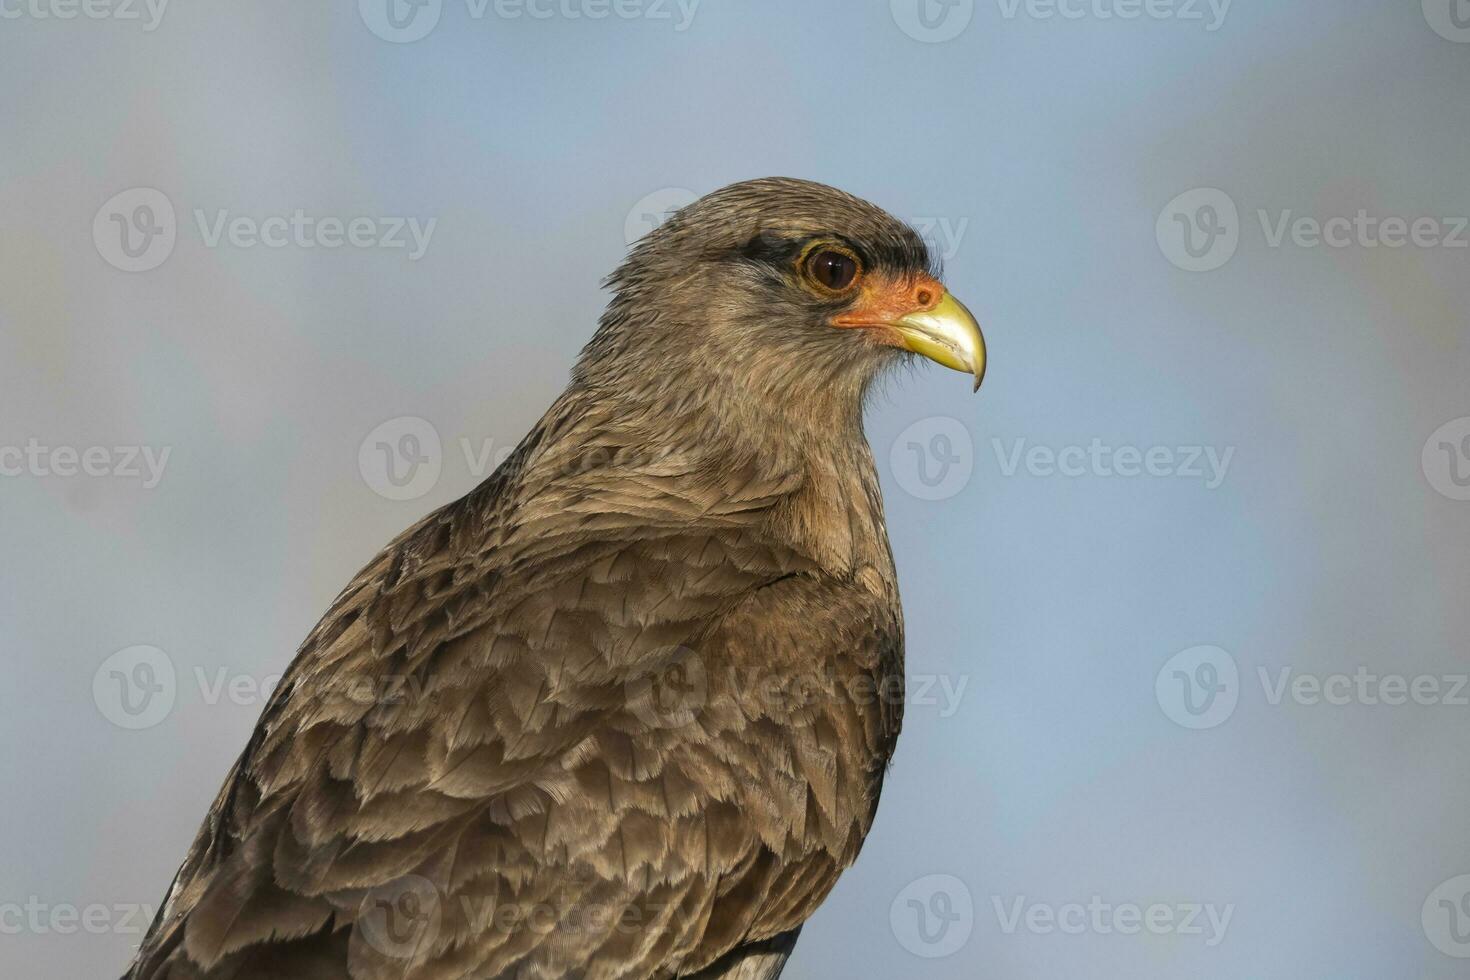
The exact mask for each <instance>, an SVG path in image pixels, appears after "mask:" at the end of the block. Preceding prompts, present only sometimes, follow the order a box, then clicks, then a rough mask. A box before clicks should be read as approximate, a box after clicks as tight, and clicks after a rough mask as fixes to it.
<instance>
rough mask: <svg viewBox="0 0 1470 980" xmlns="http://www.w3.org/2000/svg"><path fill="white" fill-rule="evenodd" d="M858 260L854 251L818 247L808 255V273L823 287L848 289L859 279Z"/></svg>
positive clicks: (835, 290) (838, 291) (838, 289)
mask: <svg viewBox="0 0 1470 980" xmlns="http://www.w3.org/2000/svg"><path fill="white" fill-rule="evenodd" d="M858 271H859V268H858V260H857V258H856V256H854V255H853V254H852V253H850V252H847V251H843V250H839V249H835V248H830V247H828V248H817V249H814V250H813V251H812V253H811V254H810V255H809V256H807V260H806V274H807V276H808V277H810V278H811V280H812V281H813V282H815V283H816V284H817V285H818V286H821V287H822V288H823V289H826V290H829V291H831V292H834V293H840V292H843V291H844V290H846V289H847V288H848V287H849V286H851V285H852V284H853V282H854V281H856V280H857V277H858Z"/></svg>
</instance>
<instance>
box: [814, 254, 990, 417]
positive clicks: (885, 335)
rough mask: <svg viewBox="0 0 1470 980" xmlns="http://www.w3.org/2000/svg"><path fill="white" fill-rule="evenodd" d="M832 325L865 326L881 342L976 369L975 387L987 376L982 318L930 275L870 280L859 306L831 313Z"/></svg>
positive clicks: (949, 364)
mask: <svg viewBox="0 0 1470 980" xmlns="http://www.w3.org/2000/svg"><path fill="white" fill-rule="evenodd" d="M936 297H938V298H937V299H936ZM832 325H833V326H835V327H866V328H868V329H871V330H873V331H874V333H875V334H876V335H877V337H878V338H880V340H881V342H883V343H887V344H892V345H893V346H894V347H902V348H903V349H904V350H911V351H913V352H914V353H915V354H921V355H923V356H924V357H927V358H929V360H931V361H935V362H937V363H939V364H943V365H944V366H945V367H947V368H953V369H954V370H956V371H963V372H965V373H966V374H970V375H974V377H975V390H976V391H979V390H980V382H981V381H984V380H985V335H984V334H982V333H981V332H980V324H978V323H976V322H975V317H974V316H973V315H972V314H971V313H970V311H969V310H967V309H966V308H965V304H964V303H961V302H960V301H959V300H957V299H955V298H954V296H952V295H950V293H949V291H948V290H946V289H945V288H944V286H943V285H942V284H940V283H939V282H937V281H936V280H934V279H932V278H930V277H928V276H922V277H920V278H919V279H918V280H909V281H904V282H888V283H874V284H871V285H870V286H868V287H867V288H866V289H864V291H863V296H862V297H861V299H860V300H859V302H858V303H857V305H856V307H855V308H854V309H852V310H850V311H849V312H846V313H843V314H840V315H838V316H836V317H833V319H832Z"/></svg>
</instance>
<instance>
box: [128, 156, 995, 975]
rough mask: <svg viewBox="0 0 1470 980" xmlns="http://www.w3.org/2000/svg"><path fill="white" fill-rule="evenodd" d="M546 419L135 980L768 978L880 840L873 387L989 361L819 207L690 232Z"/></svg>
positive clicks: (616, 319)
mask: <svg viewBox="0 0 1470 980" xmlns="http://www.w3.org/2000/svg"><path fill="white" fill-rule="evenodd" d="M607 284H608V286H609V287H610V289H611V291H612V293H613V295H612V299H611V301H610V303H609V305H608V307H607V309H606V312H605V313H604V315H603V316H602V318H601V321H600V324H599V326H598V329H597V331H596V333H595V334H594V336H593V337H592V339H591V340H590V342H589V343H588V344H587V346H586V348H585V350H584V351H583V353H582V354H581V357H580V358H579V360H578V361H577V364H576V366H575V368H574V370H573V372H572V376H571V381H570V384H569V385H568V387H567V389H566V391H565V392H564V393H563V394H562V395H561V396H560V397H559V398H558V399H557V400H556V402H555V403H554V404H553V405H552V406H551V408H550V409H549V410H548V411H547V413H546V414H545V416H544V417H543V418H542V419H541V421H540V422H539V423H538V424H537V425H536V426H535V428H534V429H533V430H532V431H531V433H530V434H529V435H528V436H526V438H525V439H524V441H522V442H521V443H520V444H519V446H518V447H517V448H516V449H515V451H514V452H513V454H512V455H511V456H510V457H508V458H507V459H506V460H505V462H504V463H503V464H502V465H501V466H500V467H499V468H498V469H497V470H496V471H495V472H494V473H493V474H492V475H491V476H490V477H489V478H487V479H486V480H485V481H484V482H483V483H481V484H480V485H479V486H478V487H476V488H475V489H474V490H472V491H471V492H470V493H469V494H468V495H466V496H464V497H463V498H461V499H459V500H457V501H455V502H454V503H451V504H449V505H447V506H445V507H443V508H441V509H439V510H437V511H435V512H434V513H431V514H430V515H429V516H427V517H425V518H424V519H423V520H421V521H420V522H419V523H418V524H416V525H414V526H413V527H411V528H409V529H408V530H407V531H406V532H404V533H403V534H402V535H400V536H399V537H398V538H397V539H396V540H394V541H393V542H391V543H390V544H389V545H388V546H387V547H386V548H384V549H383V551H382V552H381V553H380V554H379V555H378V556H377V557H376V558H374V559H373V560H372V561H371V562H370V563H369V564H368V565H367V567H366V568H364V569H363V570H362V571H361V572H359V573H358V575H357V576H356V577H355V578H354V579H353V580H352V581H351V583H350V584H349V585H348V586H347V587H346V589H344V590H343V591H342V593H341V595H339V596H338V597H337V599H336V600H335V601H334V602H333V603H332V605H331V608H330V609H328V610H327V613H326V615H325V616H323V617H322V619H321V622H320V623H318V624H317V626H316V627H315V629H313V630H312V632H311V634H310V635H309V636H308V637H307V639H306V641H305V642H304V644H303V645H302V647H301V649H300V651H299V652H298V653H297V655H296V658H295V660H294V661H293V662H292V663H291V665H290V667H289V669H288V670H287V672H286V673H285V675H284V677H283V678H282V680H281V682H280V684H279V685H278V686H277V688H276V690H275V691H274V693H273V695H272V697H271V699H270V701H269V703H268V705H267V706H266V708H265V710H264V712H263V713H262V716H261V719H260V722H259V724H258V725H257V727H256V729H255V731H254V734H253V735H252V736H251V738H250V741H249V744H247V745H246V747H245V750H244V752H243V753H242V754H241V756H240V757H239V760H238V761H237V762H236V763H235V765H234V768H233V769H231V770H230V772H229V774H228V776H227V777H226V778H225V783H224V787H223V788H222V789H221V790H220V793H219V795H218V797H217V798H216V800H215V801H214V804H213V805H212V806H211V807H210V810H209V813H208V815H207V816H206V817H205V820H204V824H203V826H202V827H201V828H200V830H199V832H198V835H197V837H196V838H195V840H194V843H193V845H192V846H191V847H190V849H189V852H188V854H187V856H186V857H185V859H184V862H183V865H182V866H181V867H180V868H179V870H178V873H177V875H176V876H175V878H174V881H173V883H172V885H171V886H170V888H169V890H168V893H167V895H166V897H165V900H164V902H163V904H162V906H161V908H160V910H159V913H158V915H157V917H156V919H155V921H154V922H153V925H152V927H151V928H150V930H149V932H148V934H147V936H146V937H145V939H144V941H143V943H142V945H141V948H140V949H139V950H138V952H137V955H136V958H135V960H134V962H133V964H132V966H131V967H130V970H129V972H128V974H127V977H128V978H131V980H165V978H167V980H257V978H299V980H319V978H352V980H389V978H393V980H451V978H461V977H462V978H472V980H502V978H503V980H560V978H570V980H673V978H700V980H714V978H722V980H773V978H775V977H777V976H778V975H779V974H780V973H781V970H782V968H783V965H784V964H785V962H786V959H787V957H788V956H789V955H790V952H791V949H792V946H793V944H794V943H795V941H796V936H797V932H798V930H799V929H800V928H801V926H802V923H803V922H805V921H806V919H807V918H808V917H809V916H810V915H811V914H812V912H813V910H814V909H816V907H817V906H818V905H819V904H820V903H821V902H822V900H823V899H824V898H825V897H826V896H827V894H828V892H829V891H830V890H831V888H832V886H833V884H834V883H835V882H836V880H837V877H838V875H839V874H841V872H842V871H843V870H844V869H845V868H847V867H848V866H849V865H850V864H852V862H853V860H854V859H855V858H856V857H857V855H858V850H859V848H860V847H861V846H862V843H863V838H864V837H865V836H866V834H867V832H868V828H869V827H870V826H871V824H872V821H873V816H874V813H875V810H876V808H877V805H878V795H879V790H880V788H881V786H882V782H883V776H884V771H885V768H886V766H887V763H888V760H889V757H890V755H891V753H892V751H893V747H894V742H895V739H896V738H897V736H898V731H899V723H900V720H901V716H902V703H903V695H902V684H903V620H902V613H901V610H900V608H899V596H898V587H897V583H896V576H895V572H894V566H893V559H892V556H891V553H890V549H889V544H888V539H887V532H886V530H885V528H884V522H883V511H882V501H881V499H880V496H879V487H878V477H877V473H876V470H875V467H874V463H873V458H872V454H871V452H870V450H869V448H868V445H867V443H866V440H865V437H864V435H863V428H862V407H863V401H864V395H865V393H866V392H867V391H868V390H869V387H870V385H871V384H872V383H873V381H874V378H875V377H876V376H878V375H879V374H880V373H882V372H883V371H884V370H885V369H887V368H888V367H890V366H891V365H894V364H895V363H897V362H899V361H901V360H903V359H904V358H905V357H907V356H909V355H910V354H913V353H917V354H919V355H922V356H924V357H927V358H929V359H932V360H934V361H937V362H939V363H941V364H944V365H946V366H948V367H951V368H955V369H958V370H960V371H963V372H966V373H968V374H969V375H971V376H973V378H974V380H975V386H976V387H977V388H978V387H979V383H980V379H981V377H982V375H983V372H984V369H985V347H984V341H983V339H982V337H981V334H980V330H979V327H978V326H977V325H976V322H975V320H974V318H973V317H972V316H971V315H970V313H969V312H968V311H967V310H966V309H965V307H964V306H963V305H961V303H960V302H959V301H958V300H957V299H955V298H954V297H953V296H952V295H951V294H950V293H949V292H948V291H947V290H946V288H945V287H944V285H943V284H941V282H940V281H939V278H938V272H937V270H936V268H935V267H934V265H933V263H932V261H931V258H930V256H929V254H928V250H927V249H926V247H925V244H924V242H923V240H922V239H921V238H920V236H919V235H917V234H916V233H915V232H914V231H913V230H912V229H910V228H909V227H908V226H906V225H905V224H903V223H902V222H900V221H898V220H896V219H895V218H893V217H892V216H890V215H889V214H887V213H886V212H884V211H882V210H880V209H879V208H877V207H875V206H873V205H871V204H868V203H867V202H865V201H862V200H860V199H858V198H856V197H853V196H851V195H849V194H846V193H843V192H841V191H838V190H835V189H833V188H830V187H826V186H823V185H820V184H815V183H809V182H806V181H798V180H791V179H784V178H768V179H762V180H754V181H749V182H745V183H739V184H734V185H731V186H729V187H726V188H724V189H722V190H719V191H716V192H714V193H712V194H709V195H708V196H706V197H704V198H702V199H700V200H698V201H696V202H695V203H693V204H691V205H689V206H688V207H685V208H683V209H682V210H679V211H678V212H676V213H675V214H673V215H671V216H670V217H669V219H668V220H667V221H666V222H665V223H664V224H662V225H661V226H660V227H659V228H657V229H656V230H655V231H653V232H651V233H649V234H648V235H647V236H645V237H644V238H643V239H642V240H641V241H640V242H639V243H638V244H637V245H636V247H634V248H633V250H632V251H631V253H630V255H629V257H628V259H627V260H626V262H625V263H624V264H623V265H622V266H621V267H620V268H619V269H618V270H617V271H616V272H615V273H614V274H613V275H612V276H611V277H610V279H609V280H608V283H607Z"/></svg>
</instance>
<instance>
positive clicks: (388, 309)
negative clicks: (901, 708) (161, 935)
mask: <svg viewBox="0 0 1470 980" xmlns="http://www.w3.org/2000/svg"><path fill="white" fill-rule="evenodd" d="M0 85H3V89H4V91H5V93H6V94H5V97H4V98H3V100H0V132H3V133H4V137H3V138H0V223H3V224H0V229H3V230H0V541H3V545H4V554H5V560H4V561H3V562H0V577H3V583H0V584H3V587H0V616H3V623H4V633H3V647H0V649H3V662H4V664H5V665H6V670H5V672H4V675H3V676H4V682H3V684H0V738H3V744H4V745H5V746H6V751H5V752H4V753H3V754H0V781H3V785H4V786H5V787H6V792H5V798H6V799H5V804H4V805H3V806H0V848H3V855H4V856H3V860H0V973H4V975H6V976H10V977H27V978H29V977H66V978H72V977H113V976H116V975H118V974H119V973H120V972H121V971H122V970H123V968H124V966H125V965H126V963H127V961H128V959H129V957H130V954H131V949H132V947H134V946H135V945H136V944H137V943H138V942H139V941H140V940H141V938H142V931H143V929H144V927H145V926H146V922H147V919H148V918H149V917H150V916H151V913H152V908H153V907H154V905H155V904H156V903H157V902H158V901H159V900H160V899H161V898H162V896H163V893H164V890H165V888H166V886H167V885H168V882H169V880H170V878H171V877H172V875H173V872H174V870H175V868H176V866H177V864H178V862H179V861H180V859H181V858H182V856H183V854H184V851H185V849H186V847H187V846H188V844H189V842H190V840H191V839H192V837H193V835H194V832H195V830H196V828H197V826H198V824H199V821H200V819H201V817H202V816H203V814H204V811H205V809H206V807H207V806H208V804H209V802H210V801H211V800H212V798H213V797H214V794H215V792H216V790H217V788H218V786H219V784H220V782H221V780H222V779H223V777H224V774H225V772H226V771H227V769H228V767H229V766H230V764H231V763H232V761H233V760H234V758H235V757H236V755H237V754H238V752H239V751H240V749H241V747H242V746H243V745H244V742H245V739H246V737H247V735H248V733H249V731H250V730H251V728H252V727H253V725H254V723H255V720H256V717H257V715H258V714H259V712H260V710H261V708H262V706H263V699H264V697H265V693H264V692H267V691H268V690H269V687H270V685H271V684H272V683H273V682H274V680H275V676H276V675H277V674H278V673H279V672H280V671H281V670H282V669H284V667H285V666H286V664H287V663H288V662H289V660H290V658H291V655H292V651H293V650H294V649H295V647H296V646H297V644H298V643H299V642H300V641H301V639H302V638H303V637H304V635H305V634H306V632H307V631H308V630H309V629H310V627H311V626H312V625H313V624H314V623H315V621H316V619H317V617H318V616H319V615H320V614H321V613H322V611H323V610H324V609H325V608H326V605H327V604H328V602H329V601H330V600H331V599H332V597H333V596H334V595H335V594H336V592H337V591H338V589H339V588H341V586H342V585H343V584H344V583H345V582H346V581H347V579H348V578H349V577H350V576H351V575H352V573H353V572H354V571H355V570H356V569H357V568H358V567H359V566H360V565H362V564H363V563H364V562H365V561H366V560H367V559H368V558H370V557H371V556H372V555H373V554H374V553H375V552H376V551H377V550H378V548H379V547H380V546H381V545H383V544H384V543H385V542H386V541H387V540H388V539H389V538H390V537H392V536H393V535H394V534H396V533H397V532H398V531H399V530H401V529H402V528H404V527H406V526H407V525H408V524H410V523H412V522H413V521H414V520H416V519H417V518H418V517H419V516H421V515H422V514H424V513H426V512H427V511H429V510H430V509H432V508H434V507H437V506H439V505H441V504H443V503H445V502H448V501H450V500H452V499H454V498H456V497H458V496H460V495H462V494H464V493H465V492H466V491H468V490H469V489H470V488H471V487H472V486H474V485H475V484H476V483H477V482H479V480H481V479H483V478H484V477H485V476H486V475H488V473H489V472H490V470H491V469H492V468H493V466H494V465H495V463H496V462H497V461H498V460H499V459H500V458H501V456H503V454H504V453H505V452H508V451H509V449H510V448H511V447H512V446H514V445H515V443H516V441H517V440H518V439H519V438H520V437H521V436H522V435H523V434H524V433H525V432H526V431H527V430H528V429H529V428H530V427H531V426H532V425H533V424H534V423H535V421H536V420H537V418H538V417H539V415H540V413H541V411H542V410H544V408H545V407H546V406H547V405H549V404H550V402H551V401H552V399H553V398H554V397H555V395H556V394H557V393H558V392H559V391H560V390H561V388H562V387H563V385H564V384H565V381H566V377H567V371H568V368H569V367H570V365H571V363H572V361H573V359H574V357H575V356H576V354H577V352H578V350H579V348H580V347H581V345H582V344H583V343H584V342H585V341H586V340H587V339H588V337H589V335H590V333H591V331H592V328H593V326H594V324H595V321H596V318H597V316H598V313H599V311H600V309H601V307H602V305H603V304H604V302H605V301H606V294H605V293H604V292H602V291H601V290H600V288H599V281H600V280H601V278H602V277H603V276H605V275H606V274H607V273H608V272H610V271H611V270H612V269H613V268H614V267H615V266H616V265H617V263H618V262H619V261H620V259H621V257H622V256H623V254H624V253H625V251H626V249H627V245H628V242H629V241H630V240H631V239H635V238H636V237H637V236H638V235H640V234H643V233H645V232H646V231H647V230H649V229H650V228H652V227H654V225H655V224H656V223H657V222H658V221H659V220H661V219H662V217H663V215H664V214H666V213H667V212H668V211H669V210H671V209H673V208H676V207H678V206H680V205H682V204H684V203H687V201H689V200H691V199H692V198H693V197H694V196H697V195H699V194H703V193H705V192H707V191H710V190H713V189H715V188H717V187H720V186H722V185H724V184H726V183H729V182H731V181H735V180H740V179H745V178H750V177H757V176H765V175H776V174H779V175H788V176H799V177H806V178H810V179H814V180H819V181H823V182H825V183H830V184H834V185H836V186H839V187H842V188H844V189H846V190H849V191H852V192H853V193H856V194H858V195H860V196H863V197H865V198H868V199H870V200H872V201H874V202H875V203H878V204H880V205H882V206H884V207H886V208H887V209H889V210H890V211H892V212H893V213H894V214H897V215H899V216H901V217H903V218H905V219H907V220H909V221H911V222H913V223H914V224H915V226H916V227H918V228H919V229H920V230H921V231H922V232H923V233H924V234H925V235H926V237H928V238H929V239H930V241H931V244H932V246H933V247H935V248H936V249H937V250H939V251H940V252H941V253H942V255H943V257H944V260H945V265H946V269H947V277H946V278H947V279H948V281H949V283H950V285H951V287H952V288H953V289H954V290H955V292H956V293H957V294H958V295H959V296H961V297H962V298H963V299H964V300H965V301H966V302H967V303H968V304H969V305H970V306H971V307H972V308H973V309H974V310H975V311H976V313H977V315H978V316H979V317H980V319H981V321H982V322H983V323H984V324H985V326H986V333H987V336H988V338H989V341H990V344H991V356H992V365H991V370H990V376H989V379H988V380H987V382H986V385H985V387H984V388H983V389H982V390H981V392H980V394H979V395H977V396H972V395H971V394H970V393H969V385H968V384H966V383H965V381H964V379H963V378H961V377H959V376H957V375H952V374H949V373H947V372H944V371H943V370H941V369H939V368H933V367H926V368H921V369H919V370H917V371H915V372H913V373H912V374H910V375H906V376H904V377H901V378H898V379H896V380H895V382H894V383H893V384H891V385H889V386H887V387H886V388H885V390H884V392H883V393H882V394H881V397H879V398H878V399H877V400H876V401H875V403H874V404H873V406H872V408H871V411H870V413H869V424H868V431H869V436H870V439H871V441H872V444H873V447H874V451H875V454H876V455H877V458H878V459H879V461H880V465H881V468H882V470H883V480H884V490H885V495H886V503H887V511H888V523H889V528H890V532H891V536H892V539H893V543H894V548H895V552H896V558H897V562H898V567H899V575H900V580H901V584H902V588H903V593H904V599H905V609H906V618H907V623H908V670H909V673H910V685H909V694H908V699H909V703H908V708H907V716H906V725H905V732H904V737H903V739H902V741H901V742H900V746H899V751H898V755H897V758H896V760H895V764H894V767H893V769H892V772H891V774H890V777H889V782H888V784H887V787H886V789H885V793H884V799H883V807H882V809H881V811H880V813H879V817H878V821H877V825H876V827H875V829H874V831H873V833H872V835H871V836H870V837H869V839H868V843H867V846H866V849H865V851H864V853H863V855H862V858H861V859H860V860H859V862H858V864H857V865H856V866H855V867H854V868H853V869H852V870H851V871H850V872H849V873H848V874H847V875H846V876H845V877H844V878H843V879H842V881H841V883H840V885H839V886H838V888H837V890H836V892H835V893H834V894H833V896H832V897H831V899H830V900H829V901H828V902H827V903H826V905H825V906H823V908H822V909H821V910H820V911H819V913H818V914H817V915H816V917H815V918H814V919H813V920H812V922H811V923H810V924H809V926H808V927H807V929H806V931H805V933H804V935H803V938H802V940H801V943H800V945H799V946H798V951H797V953H796V955H795V957H794V958H793V960H792V962H791V965H790V966H789V967H788V970H787V973H786V977H788V978H791V980H839V978H841V980H845V978H849V977H883V978H887V977H926V978H935V980H940V978H955V980H960V978H963V980H972V978H979V977H987V978H988V977H994V978H1008V980H1009V978H1015V980H1029V978H1053V977H1059V976H1087V977H1128V978H1139V977H1147V978H1177V977H1191V978H1197V980H1212V978H1219V980H1239V978H1243V977H1250V978H1253V980H1274V978H1280V980H1300V978H1304V977H1322V978H1333V980H1357V978H1364V980H1368V978H1387V977H1407V976H1413V977H1417V978H1422V980H1448V978H1454V977H1463V976H1465V972H1466V969H1467V965H1470V964H1467V958H1470V877H1467V876H1470V817H1467V813H1470V806H1467V805H1470V752H1467V751H1466V745H1467V734H1470V687H1466V686H1465V675H1466V674H1467V673H1470V656H1467V653H1470V651H1467V637H1470V603H1467V595H1470V562H1467V553H1470V322H1467V319H1470V313H1467V310H1470V275H1467V270H1470V247H1467V246H1470V231H1467V224H1470V222H1467V219H1466V216H1467V215H1470V183H1467V180H1466V174H1467V169H1470V167H1467V165H1470V107H1467V102H1466V99H1465V95H1466V93H1467V92H1470V3H1467V2H1466V0H1423V3H1422V4H1421V3H1419V2H1416V0H1397V2H1390V0H1339V2H1336V3H1331V4H1326V3H1294V4H1284V3H1279V2H1276V3H1267V2H1263V0H1235V2H1234V3H1229V2H1225V0H1214V2H1213V3H1211V2H1209V0H892V2H891V3H889V2H886V0H867V2H861V3H859V2H846V0H842V2H839V0H806V2H803V3H801V4H791V3H778V2H775V0H771V2H750V0H743V2H740V3H735V2H732V0H702V2H695V0H683V2H682V3H681V2H679V0H484V2H482V0H361V3H359V4H356V5H354V3H353V2H351V0H334V2H333V3H331V4H325V5H310V4H299V3H287V2H282V0H264V2H255V3H250V4H224V3H204V4H195V3H183V2H178V3H177V4H169V3H167V2H165V0H151V2H148V0H87V2H86V3H85V4H83V3H81V2H78V0H0Z"/></svg>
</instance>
